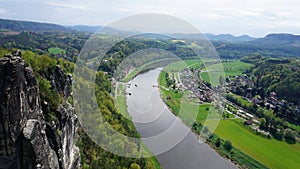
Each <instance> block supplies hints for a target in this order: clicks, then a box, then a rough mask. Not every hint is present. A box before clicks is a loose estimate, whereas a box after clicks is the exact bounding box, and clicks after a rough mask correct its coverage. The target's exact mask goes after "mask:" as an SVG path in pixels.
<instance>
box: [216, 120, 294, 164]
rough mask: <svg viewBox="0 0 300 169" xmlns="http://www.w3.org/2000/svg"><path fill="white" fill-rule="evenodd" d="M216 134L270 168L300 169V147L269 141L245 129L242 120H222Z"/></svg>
mask: <svg viewBox="0 0 300 169" xmlns="http://www.w3.org/2000/svg"><path fill="white" fill-rule="evenodd" d="M215 133H216V134H217V135H219V136H220V137H221V138H223V139H225V140H230V141H231V142H232V143H233V145H234V147H236V148H238V149H239V150H241V151H243V152H244V153H246V154H248V155H249V156H251V157H252V158H254V159H256V160H258V161H260V162H261V163H263V164H265V165H266V166H267V167H270V168H278V169H280V168H291V169H292V168H300V160H299V159H300V145H299V144H287V143H286V142H283V141H277V140H275V139H268V138H266V137H262V136H259V135H257V134H255V132H253V131H252V130H251V129H248V128H246V127H244V125H243V123H242V121H241V120H240V119H235V120H221V121H220V123H219V125H218V127H217V129H216V130H215Z"/></svg>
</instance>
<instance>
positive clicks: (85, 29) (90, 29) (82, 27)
mask: <svg viewBox="0 0 300 169" xmlns="http://www.w3.org/2000/svg"><path fill="white" fill-rule="evenodd" d="M68 28H70V29H72V30H76V31H80V32H89V33H95V32H96V31H98V30H99V29H100V28H101V26H86V25H75V26H70V27H68Z"/></svg>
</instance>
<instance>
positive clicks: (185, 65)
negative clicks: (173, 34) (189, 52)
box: [164, 59, 202, 71]
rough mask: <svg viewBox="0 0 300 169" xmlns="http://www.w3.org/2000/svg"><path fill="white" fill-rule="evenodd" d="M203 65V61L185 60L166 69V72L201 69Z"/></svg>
mask: <svg viewBox="0 0 300 169" xmlns="http://www.w3.org/2000/svg"><path fill="white" fill-rule="evenodd" d="M201 65H202V61H201V60H200V59H191V60H184V61H179V62H175V63H171V64H169V65H168V66H166V67H165V68H164V70H165V71H172V70H174V71H180V70H183V69H185V68H188V67H189V68H199V67H200V66H201Z"/></svg>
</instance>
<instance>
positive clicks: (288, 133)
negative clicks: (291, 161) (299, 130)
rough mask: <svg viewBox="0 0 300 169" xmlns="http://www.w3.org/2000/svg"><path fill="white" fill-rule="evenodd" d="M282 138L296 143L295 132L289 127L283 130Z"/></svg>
mask: <svg viewBox="0 0 300 169" xmlns="http://www.w3.org/2000/svg"><path fill="white" fill-rule="evenodd" d="M284 139H285V141H286V142H287V143H290V144H295V143H296V134H295V132H294V131H293V130H291V129H285V130H284Z"/></svg>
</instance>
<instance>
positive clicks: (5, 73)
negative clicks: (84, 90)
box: [0, 53, 80, 169]
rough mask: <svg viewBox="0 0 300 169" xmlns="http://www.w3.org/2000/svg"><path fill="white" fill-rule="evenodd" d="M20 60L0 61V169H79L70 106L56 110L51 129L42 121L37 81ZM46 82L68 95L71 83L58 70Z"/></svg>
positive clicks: (7, 57)
mask: <svg viewBox="0 0 300 169" xmlns="http://www.w3.org/2000/svg"><path fill="white" fill-rule="evenodd" d="M20 56H21V53H14V55H5V57H3V58H0V77H1V78H0V169H36V168H39V169H42V168H44V169H75V168H79V166H80V154H79V149H78V147H77V146H76V145H75V135H76V131H77V128H78V122H77V118H76V115H75V113H74V109H73V107H72V105H70V104H68V103H64V106H63V105H61V106H59V108H58V110H57V114H58V116H59V117H58V121H57V122H55V123H56V124H55V125H53V127H51V126H52V124H51V122H49V123H48V122H46V121H45V119H44V115H43V113H44V112H43V111H42V104H41V102H42V101H41V98H40V96H39V88H38V83H37V79H36V77H35V75H34V73H33V70H32V69H31V68H30V67H29V66H28V64H27V63H26V62H25V61H24V60H22V58H21V57H20ZM48 78H49V80H50V79H52V80H53V83H52V85H54V86H53V88H55V89H57V91H59V92H62V93H63V94H64V96H69V95H70V90H71V79H70V78H69V77H68V76H67V75H65V74H64V73H63V72H62V71H61V69H60V68H59V67H57V68H56V70H55V72H54V73H52V74H51V76H49V77H48ZM46 106H47V105H46ZM58 133H60V134H58ZM59 159H61V160H59Z"/></svg>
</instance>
